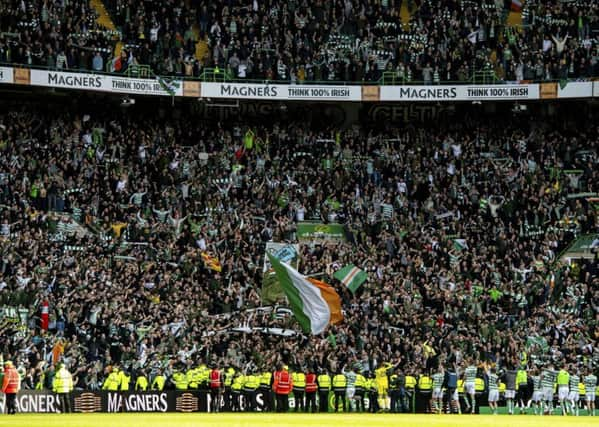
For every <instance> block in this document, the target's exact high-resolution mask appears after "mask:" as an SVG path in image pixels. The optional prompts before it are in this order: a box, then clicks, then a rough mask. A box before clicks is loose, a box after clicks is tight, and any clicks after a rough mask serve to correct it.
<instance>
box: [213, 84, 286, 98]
mask: <svg viewBox="0 0 599 427" xmlns="http://www.w3.org/2000/svg"><path fill="white" fill-rule="evenodd" d="M278 90H279V89H278V87H276V86H269V85H252V86H238V85H225V84H223V85H221V86H220V95H221V96H224V97H229V96H244V97H256V98H276V97H277V96H278V95H279V92H278Z"/></svg>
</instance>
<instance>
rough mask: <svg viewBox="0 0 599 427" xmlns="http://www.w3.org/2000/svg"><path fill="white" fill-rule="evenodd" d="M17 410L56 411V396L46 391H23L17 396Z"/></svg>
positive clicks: (58, 403) (58, 408)
mask: <svg viewBox="0 0 599 427" xmlns="http://www.w3.org/2000/svg"><path fill="white" fill-rule="evenodd" d="M16 404H17V412H39V413H47V414H51V413H58V412H60V402H59V401H58V396H56V395H54V394H46V393H24V394H20V395H18V396H17V399H16Z"/></svg>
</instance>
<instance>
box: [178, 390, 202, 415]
mask: <svg viewBox="0 0 599 427" xmlns="http://www.w3.org/2000/svg"><path fill="white" fill-rule="evenodd" d="M199 409H200V405H199V404H198V398H197V397H195V396H194V395H193V394H191V393H183V394H182V395H181V396H179V397H177V401H176V403H175V410H176V411H178V412H197V411H199Z"/></svg>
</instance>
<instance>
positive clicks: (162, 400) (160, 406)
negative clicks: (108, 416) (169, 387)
mask: <svg viewBox="0 0 599 427" xmlns="http://www.w3.org/2000/svg"><path fill="white" fill-rule="evenodd" d="M123 405H124V411H125V412H166V411H167V410H168V400H167V395H166V393H159V394H157V393H148V394H128V395H121V394H119V393H108V412H121V411H122V410H123Z"/></svg>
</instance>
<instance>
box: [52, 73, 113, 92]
mask: <svg viewBox="0 0 599 427" xmlns="http://www.w3.org/2000/svg"><path fill="white" fill-rule="evenodd" d="M48 84H49V85H50V86H68V87H82V88H90V89H99V88H101V87H102V77H100V76H89V75H85V74H81V75H74V74H66V75H65V74H62V73H48Z"/></svg>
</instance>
